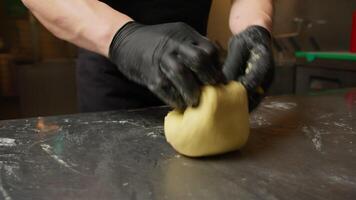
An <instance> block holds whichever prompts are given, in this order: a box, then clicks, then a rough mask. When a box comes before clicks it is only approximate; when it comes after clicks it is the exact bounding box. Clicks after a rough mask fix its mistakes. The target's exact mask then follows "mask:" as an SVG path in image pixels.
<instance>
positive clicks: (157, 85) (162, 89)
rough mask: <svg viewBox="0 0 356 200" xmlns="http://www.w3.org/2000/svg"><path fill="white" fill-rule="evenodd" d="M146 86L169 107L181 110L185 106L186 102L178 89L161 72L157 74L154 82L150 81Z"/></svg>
mask: <svg viewBox="0 0 356 200" xmlns="http://www.w3.org/2000/svg"><path fill="white" fill-rule="evenodd" d="M148 88H149V89H150V90H151V91H152V92H153V93H154V94H156V95H157V96H158V97H159V98H160V99H161V100H162V101H164V102H165V103H166V104H168V105H170V106H171V107H173V108H178V109H181V110H183V109H185V108H186V104H185V103H184V100H183V98H182V97H181V95H180V93H179V91H178V90H177V89H176V88H175V87H174V85H173V84H172V83H171V82H170V81H169V80H168V79H167V78H166V77H164V75H163V74H162V75H161V76H158V78H156V79H155V82H154V83H151V84H150V85H149V86H148Z"/></svg>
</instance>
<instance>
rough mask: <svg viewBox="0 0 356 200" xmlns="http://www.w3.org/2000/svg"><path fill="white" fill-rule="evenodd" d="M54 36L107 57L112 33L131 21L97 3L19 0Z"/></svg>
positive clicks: (63, 0)
mask: <svg viewBox="0 0 356 200" xmlns="http://www.w3.org/2000/svg"><path fill="white" fill-rule="evenodd" d="M22 2H23V3H24V4H25V5H26V6H27V7H28V8H29V9H30V10H31V12H32V13H33V14H34V15H35V16H36V17H37V18H38V20H39V21H40V22H41V23H42V24H43V25H44V26H45V27H46V28H47V29H48V30H49V31H51V32H52V33H53V34H54V35H55V36H57V37H59V38H61V39H64V40H67V41H68V42H71V43H73V44H75V45H77V46H80V47H83V48H86V49H89V50H91V51H94V52H97V53H99V54H102V55H104V56H108V50H109V45H110V42H111V39H112V38H113V36H114V34H115V33H116V31H117V30H118V29H119V28H120V27H121V26H123V25H124V24H125V23H127V22H128V21H132V19H131V18H130V17H128V16H126V15H124V14H122V13H119V12H117V11H115V10H113V9H112V8H110V7H109V6H107V5H106V4H104V3H102V2H100V1H97V0H22Z"/></svg>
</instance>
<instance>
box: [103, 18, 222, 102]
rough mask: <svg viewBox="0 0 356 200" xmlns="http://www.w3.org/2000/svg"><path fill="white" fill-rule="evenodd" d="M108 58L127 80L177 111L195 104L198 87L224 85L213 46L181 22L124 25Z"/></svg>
mask: <svg viewBox="0 0 356 200" xmlns="http://www.w3.org/2000/svg"><path fill="white" fill-rule="evenodd" d="M109 58H110V60H111V61H112V62H113V63H115V64H116V65H117V67H118V69H119V70H120V71H121V72H122V73H123V74H124V75H125V76H126V77H128V78H129V79H130V80H132V81H135V82H137V83H139V84H142V85H144V86H147V87H148V88H149V89H150V90H151V91H152V92H153V93H155V94H156V95H157V96H158V97H160V98H161V99H162V100H163V101H164V102H166V103H167V104H169V105H171V106H173V107H176V108H179V109H184V108H185V107H186V106H195V105H197V104H198V102H199V96H200V88H201V85H203V84H217V83H220V82H223V81H224V75H223V73H222V69H221V66H220V68H219V63H218V53H217V50H216V48H215V46H214V45H213V44H212V43H211V42H210V41H209V40H208V39H207V38H205V37H203V36H201V35H200V34H199V33H198V32H196V31H195V30H194V29H193V28H191V27H190V26H188V25H186V24H184V23H180V22H179V23H168V24H160V25H150V26H147V25H142V24H138V23H136V22H129V23H127V24H126V25H124V27H122V28H121V29H120V30H119V31H118V32H117V33H116V35H115V36H114V38H113V40H112V42H111V45H110V50H109Z"/></svg>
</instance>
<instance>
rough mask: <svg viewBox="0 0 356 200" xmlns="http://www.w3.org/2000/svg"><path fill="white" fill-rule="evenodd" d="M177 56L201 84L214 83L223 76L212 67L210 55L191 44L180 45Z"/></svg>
mask: <svg viewBox="0 0 356 200" xmlns="http://www.w3.org/2000/svg"><path fill="white" fill-rule="evenodd" d="M178 58H179V59H180V61H181V62H182V63H183V64H184V65H185V66H186V67H188V68H189V69H190V70H191V71H193V72H194V74H195V75H196V76H197V77H198V79H199V80H200V81H201V82H202V83H203V84H212V85H215V84H217V83H219V82H220V80H221V79H222V77H223V74H222V72H221V71H220V70H218V69H217V68H216V67H214V63H213V61H212V59H211V58H210V56H209V55H208V54H207V53H205V52H204V51H202V50H201V49H199V48H197V47H195V46H193V45H191V44H182V45H180V47H179V51H178Z"/></svg>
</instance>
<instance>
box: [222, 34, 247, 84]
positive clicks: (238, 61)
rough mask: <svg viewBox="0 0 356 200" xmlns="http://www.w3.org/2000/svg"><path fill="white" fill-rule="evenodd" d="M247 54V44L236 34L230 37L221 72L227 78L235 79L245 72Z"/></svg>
mask: <svg viewBox="0 0 356 200" xmlns="http://www.w3.org/2000/svg"><path fill="white" fill-rule="evenodd" d="M249 55H250V52H249V50H248V47H247V44H246V42H245V41H244V40H243V39H242V38H240V37H237V36H234V37H233V38H231V40H230V42H229V49H228V55H227V58H226V60H225V63H224V65H223V73H224V75H225V77H226V78H227V79H228V80H237V78H238V77H240V76H242V75H244V74H245V68H246V61H247V60H248V57H249Z"/></svg>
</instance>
